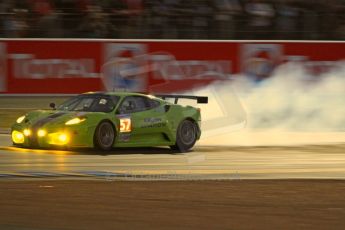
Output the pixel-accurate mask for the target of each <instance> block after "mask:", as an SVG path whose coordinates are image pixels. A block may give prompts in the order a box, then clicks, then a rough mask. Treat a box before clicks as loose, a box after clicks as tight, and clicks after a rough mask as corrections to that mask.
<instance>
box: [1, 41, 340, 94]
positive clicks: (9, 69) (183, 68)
mask: <svg viewBox="0 0 345 230" xmlns="http://www.w3.org/2000/svg"><path fill="white" fill-rule="evenodd" d="M343 59H345V43H342V42H330V43H327V42H250V41H246V42H234V41H229V42H224V41H222V42H219V41H139V40H138V41H120V40H80V41H79V40H0V92H1V93H10V94H13V93H26V94H33V93H35V94H40V93H82V92H87V91H104V90H107V91H111V90H117V89H124V88H126V89H127V90H131V91H148V92H172V91H175V92H176V91H182V90H187V89H190V88H192V87H198V86H202V85H205V84H208V83H210V82H212V81H217V80H228V79H231V78H232V77H234V75H235V74H244V75H247V76H251V77H253V78H254V79H259V80H260V79H263V78H266V77H269V75H270V74H271V73H272V71H273V70H274V69H275V68H276V67H277V66H279V65H281V64H283V63H285V62H288V61H294V62H301V63H303V64H304V65H305V66H306V67H307V68H308V70H310V71H312V72H313V73H315V74H318V73H320V72H325V71H328V70H329V69H330V68H333V67H334V66H335V65H337V64H338V61H340V60H343Z"/></svg>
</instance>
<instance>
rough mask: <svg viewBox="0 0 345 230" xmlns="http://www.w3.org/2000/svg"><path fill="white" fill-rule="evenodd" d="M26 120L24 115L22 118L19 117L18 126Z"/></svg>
mask: <svg viewBox="0 0 345 230" xmlns="http://www.w3.org/2000/svg"><path fill="white" fill-rule="evenodd" d="M24 119H25V115H24V116H21V117H18V119H17V123H18V124H20V123H22V122H23V121H24Z"/></svg>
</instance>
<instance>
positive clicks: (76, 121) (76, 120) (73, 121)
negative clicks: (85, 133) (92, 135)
mask: <svg viewBox="0 0 345 230" xmlns="http://www.w3.org/2000/svg"><path fill="white" fill-rule="evenodd" d="M85 120H86V118H85V117H76V118H73V119H71V120H69V121H67V122H66V123H65V125H76V124H80V123H82V122H83V121H85Z"/></svg>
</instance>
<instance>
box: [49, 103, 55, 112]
mask: <svg viewBox="0 0 345 230" xmlns="http://www.w3.org/2000/svg"><path fill="white" fill-rule="evenodd" d="M49 107H50V108H52V109H54V110H55V109H56V108H55V103H54V102H52V103H50V104H49Z"/></svg>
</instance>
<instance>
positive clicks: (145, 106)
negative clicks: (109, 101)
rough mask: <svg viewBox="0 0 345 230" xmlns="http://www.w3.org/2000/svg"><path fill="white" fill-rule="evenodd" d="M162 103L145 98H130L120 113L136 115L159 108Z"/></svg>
mask: <svg viewBox="0 0 345 230" xmlns="http://www.w3.org/2000/svg"><path fill="white" fill-rule="evenodd" d="M159 105H160V103H159V102H158V101H155V100H152V99H149V98H147V97H143V96H128V97H126V98H125V99H124V100H123V102H122V104H121V106H120V108H119V113H121V114H124V113H135V112H140V111H144V110H149V109H152V108H155V107H157V106H159Z"/></svg>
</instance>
